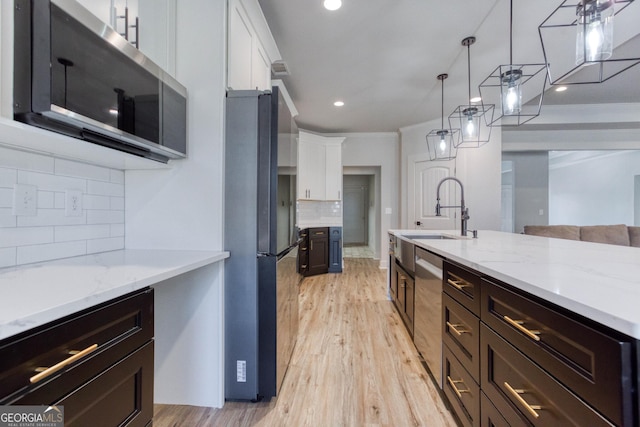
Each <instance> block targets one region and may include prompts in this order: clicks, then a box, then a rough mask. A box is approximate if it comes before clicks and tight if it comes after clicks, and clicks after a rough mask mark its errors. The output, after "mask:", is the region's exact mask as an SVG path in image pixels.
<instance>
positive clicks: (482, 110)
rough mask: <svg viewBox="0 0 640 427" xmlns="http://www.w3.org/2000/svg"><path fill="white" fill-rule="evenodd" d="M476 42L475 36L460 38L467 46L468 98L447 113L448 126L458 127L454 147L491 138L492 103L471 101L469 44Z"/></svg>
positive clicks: (475, 143)
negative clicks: (458, 133)
mask: <svg viewBox="0 0 640 427" xmlns="http://www.w3.org/2000/svg"><path fill="white" fill-rule="evenodd" d="M475 42H476V38H475V37H466V38H464V39H463V40H462V46H466V48H467V68H468V73H469V81H468V83H469V99H468V103H467V104H464V105H460V106H458V108H456V109H455V110H454V111H453V113H451V114H449V127H450V128H459V129H460V138H459V140H458V142H457V144H456V148H478V147H480V146H482V145H484V144H486V143H487V142H489V139H490V138H491V127H490V126H488V125H489V123H491V122H493V112H494V107H495V106H494V105H492V104H477V103H476V104H474V103H472V102H471V49H470V47H471V45H472V44H474V43H475Z"/></svg>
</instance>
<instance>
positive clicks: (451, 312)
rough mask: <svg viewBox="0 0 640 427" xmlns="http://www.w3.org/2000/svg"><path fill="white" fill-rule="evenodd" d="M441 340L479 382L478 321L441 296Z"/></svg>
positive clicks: (453, 302)
mask: <svg viewBox="0 0 640 427" xmlns="http://www.w3.org/2000/svg"><path fill="white" fill-rule="evenodd" d="M442 315H443V322H442V340H443V342H444V343H445V344H446V345H447V346H448V347H449V349H450V350H451V351H452V352H453V354H455V355H456V357H457V358H458V360H460V362H461V363H462V364H463V365H464V367H465V368H466V369H467V370H468V371H469V373H470V374H471V375H472V376H473V378H474V380H475V381H476V382H477V383H479V382H480V351H479V350H480V319H478V317H476V316H475V315H474V314H473V313H471V312H470V311H469V310H467V309H466V308H464V307H463V306H462V305H461V304H458V303H457V302H456V301H455V300H454V299H453V298H451V297H450V296H449V295H447V294H446V293H443V294H442Z"/></svg>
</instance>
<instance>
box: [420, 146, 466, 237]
mask: <svg viewBox="0 0 640 427" xmlns="http://www.w3.org/2000/svg"><path fill="white" fill-rule="evenodd" d="M421 157H422V156H419V157H414V158H411V157H410V158H409V168H408V172H409V176H408V192H407V198H408V220H409V224H408V227H409V228H416V229H425V230H452V229H455V228H458V227H459V225H460V224H459V218H460V208H446V209H442V210H441V216H439V217H438V216H436V199H437V195H436V189H437V186H438V183H439V182H440V181H441V180H442V179H443V178H446V177H448V176H453V175H454V173H453V172H454V165H453V162H438V161H430V160H426V159H424V158H421ZM459 194H460V187H459V185H458V184H457V183H456V182H454V181H446V182H444V183H443V184H442V187H441V189H440V205H441V206H452V205H456V206H458V205H460V199H459V197H460V196H459Z"/></svg>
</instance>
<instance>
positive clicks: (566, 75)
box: [538, 0, 640, 85]
mask: <svg viewBox="0 0 640 427" xmlns="http://www.w3.org/2000/svg"><path fill="white" fill-rule="evenodd" d="M634 3H638V2H637V1H636V2H634V0H565V1H563V2H561V3H560V6H558V7H557V8H556V9H555V10H554V11H553V12H552V13H551V15H549V16H548V17H547V19H545V20H544V21H543V22H542V24H540V25H539V26H538V34H539V35H540V43H541V44H542V52H543V54H544V59H545V62H546V63H547V64H549V66H548V74H549V82H550V84H552V85H574V84H588V83H602V82H605V81H607V80H609V79H610V78H612V77H614V76H617V75H618V74H620V73H622V72H623V71H625V70H628V69H629V68H631V67H633V66H634V65H637V64H640V43H638V42H634V41H633V40H634V39H633V38H632V39H628V40H627V39H626V37H627V36H625V31H626V30H628V29H629V28H638V14H637V11H638V6H637V5H635V4H634ZM630 5H631V8H630V9H629V10H631V12H630V13H623V12H624V11H625V10H627V8H628V7H629V6H630ZM634 10H635V16H634V12H633V11H634ZM614 21H615V26H616V28H618V29H619V30H615V31H616V33H618V32H619V33H620V35H618V36H617V39H618V38H619V40H618V42H617V43H616V41H615V40H614V38H613V36H614V29H613V26H614ZM626 33H627V34H628V31H626ZM624 40H627V41H626V42H624Z"/></svg>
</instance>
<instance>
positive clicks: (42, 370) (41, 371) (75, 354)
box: [29, 344, 98, 384]
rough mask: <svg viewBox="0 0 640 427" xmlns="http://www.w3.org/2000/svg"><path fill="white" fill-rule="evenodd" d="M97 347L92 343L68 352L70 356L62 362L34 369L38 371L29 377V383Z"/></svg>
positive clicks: (46, 375) (52, 372)
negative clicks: (79, 349) (81, 348)
mask: <svg viewBox="0 0 640 427" xmlns="http://www.w3.org/2000/svg"><path fill="white" fill-rule="evenodd" d="M97 348H98V344H93V345H90V346H89V347H87V348H85V349H84V350H82V351H78V352H76V351H70V352H69V354H71V356H70V357H67V358H66V359H64V360H63V361H62V362H58V363H56V364H55V365H53V366H51V367H48V368H38V369H36V372H39V373H38V374H36V375H34V376H32V377H31V378H29V382H31V384H35V383H37V382H38V381H40V380H43V379H45V378H47V377H48V376H50V375H53V374H55V373H56V372H58V371H59V370H60V369H62V368H64V367H65V366H67V365H69V364H71V363H73V362H75V361H76V360H80V359H82V358H83V357H84V356H86V355H87V354H89V353H92V352H93V351H95V349H97Z"/></svg>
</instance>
